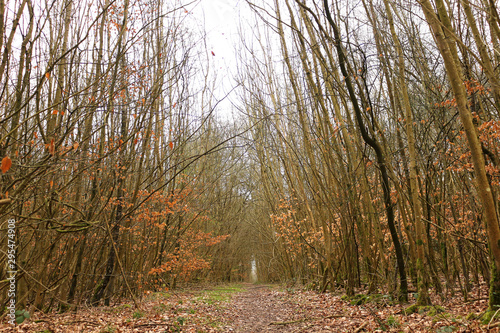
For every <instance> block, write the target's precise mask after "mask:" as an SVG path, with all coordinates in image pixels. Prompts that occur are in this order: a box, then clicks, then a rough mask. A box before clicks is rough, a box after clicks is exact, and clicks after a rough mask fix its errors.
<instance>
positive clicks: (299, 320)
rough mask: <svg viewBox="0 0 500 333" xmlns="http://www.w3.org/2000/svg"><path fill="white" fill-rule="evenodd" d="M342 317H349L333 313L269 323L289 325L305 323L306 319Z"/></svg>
mask: <svg viewBox="0 0 500 333" xmlns="http://www.w3.org/2000/svg"><path fill="white" fill-rule="evenodd" d="M341 317H348V316H345V315H331V316H326V317H319V318H318V317H317V318H301V319H297V320H290V321H275V322H272V323H269V325H289V324H296V323H303V322H305V321H316V320H323V319H332V318H341Z"/></svg>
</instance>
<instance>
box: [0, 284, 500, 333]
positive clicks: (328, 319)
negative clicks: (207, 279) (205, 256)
mask: <svg viewBox="0 0 500 333" xmlns="http://www.w3.org/2000/svg"><path fill="white" fill-rule="evenodd" d="M218 288H219V289H218ZM218 288H217V287H212V288H209V289H208V290H207V289H205V290H201V289H200V290H193V289H191V290H185V291H179V292H175V293H173V292H172V293H163V294H161V293H157V294H153V295H150V296H149V297H148V298H146V299H144V300H143V302H142V308H141V310H137V309H134V308H133V306H131V305H130V304H120V305H115V306H110V307H88V308H81V309H79V311H78V312H77V313H62V314H57V313H50V314H44V313H41V312H37V313H34V314H33V315H32V317H31V319H30V320H29V321H28V322H26V323H24V324H22V325H19V326H16V327H12V326H9V325H7V324H6V320H5V318H3V320H2V322H1V323H0V332H9V333H10V332H13V333H14V332H30V333H31V332H43V333H49V332H53V333H59V332H75V333H76V332H85V333H87V332H89V333H90V332H95V333H125V332H127V333H128V332H384V331H385V332H439V333H447V332H496V330H498V328H497V327H495V326H496V323H495V322H492V323H490V326H489V327H490V329H488V326H487V325H483V324H481V323H480V322H479V321H478V320H467V319H466V317H467V315H468V314H470V313H476V314H479V313H481V312H482V311H485V310H486V308H487V300H486V299H484V298H482V299H479V300H477V301H472V302H467V303H464V302H463V299H462V298H461V297H460V296H455V297H448V298H447V299H445V300H444V301H441V300H440V299H438V298H434V299H433V302H434V304H439V305H440V306H442V307H443V308H444V310H445V312H444V313H443V314H438V315H434V316H431V315H429V313H415V314H410V315H406V314H405V313H404V308H405V307H407V306H408V305H405V306H402V305H399V304H396V305H394V304H392V303H391V302H389V301H388V298H385V297H382V298H379V299H378V300H377V301H376V302H366V303H365V304H362V305H352V304H351V303H350V302H349V301H348V300H343V299H342V297H341V295H333V294H328V293H325V294H319V293H316V292H312V291H303V290H299V289H297V290H293V291H292V290H284V289H282V288H280V287H278V286H264V285H262V286H259V285H250V284H245V285H244V286H243V289H241V288H240V289H238V288H234V287H227V288H229V289H224V288H225V287H222V289H221V287H218ZM231 288H233V289H231ZM484 292H487V291H484ZM484 292H478V295H479V294H481V293H482V294H483V295H484Z"/></svg>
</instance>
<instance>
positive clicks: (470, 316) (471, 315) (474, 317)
mask: <svg viewBox="0 0 500 333" xmlns="http://www.w3.org/2000/svg"><path fill="white" fill-rule="evenodd" d="M477 318H478V316H477V314H475V313H474V312H471V313H469V314H468V315H467V317H465V319H466V320H474V319H477Z"/></svg>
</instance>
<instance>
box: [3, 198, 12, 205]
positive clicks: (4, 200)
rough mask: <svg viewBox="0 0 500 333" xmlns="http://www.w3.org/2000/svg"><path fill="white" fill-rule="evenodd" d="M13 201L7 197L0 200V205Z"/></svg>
mask: <svg viewBox="0 0 500 333" xmlns="http://www.w3.org/2000/svg"><path fill="white" fill-rule="evenodd" d="M11 202H12V199H10V198H7V199H1V200H0V206H1V205H8V204H10V203H11Z"/></svg>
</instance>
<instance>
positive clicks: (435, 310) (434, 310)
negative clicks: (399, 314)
mask: <svg viewBox="0 0 500 333" xmlns="http://www.w3.org/2000/svg"><path fill="white" fill-rule="evenodd" d="M404 312H405V314H407V315H409V314H412V313H420V314H427V315H428V316H431V317H434V316H436V315H438V314H442V313H445V309H444V308H443V307H442V306H439V305H426V306H419V305H417V304H413V305H410V306H409V307H407V308H406V309H405V310H404Z"/></svg>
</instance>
